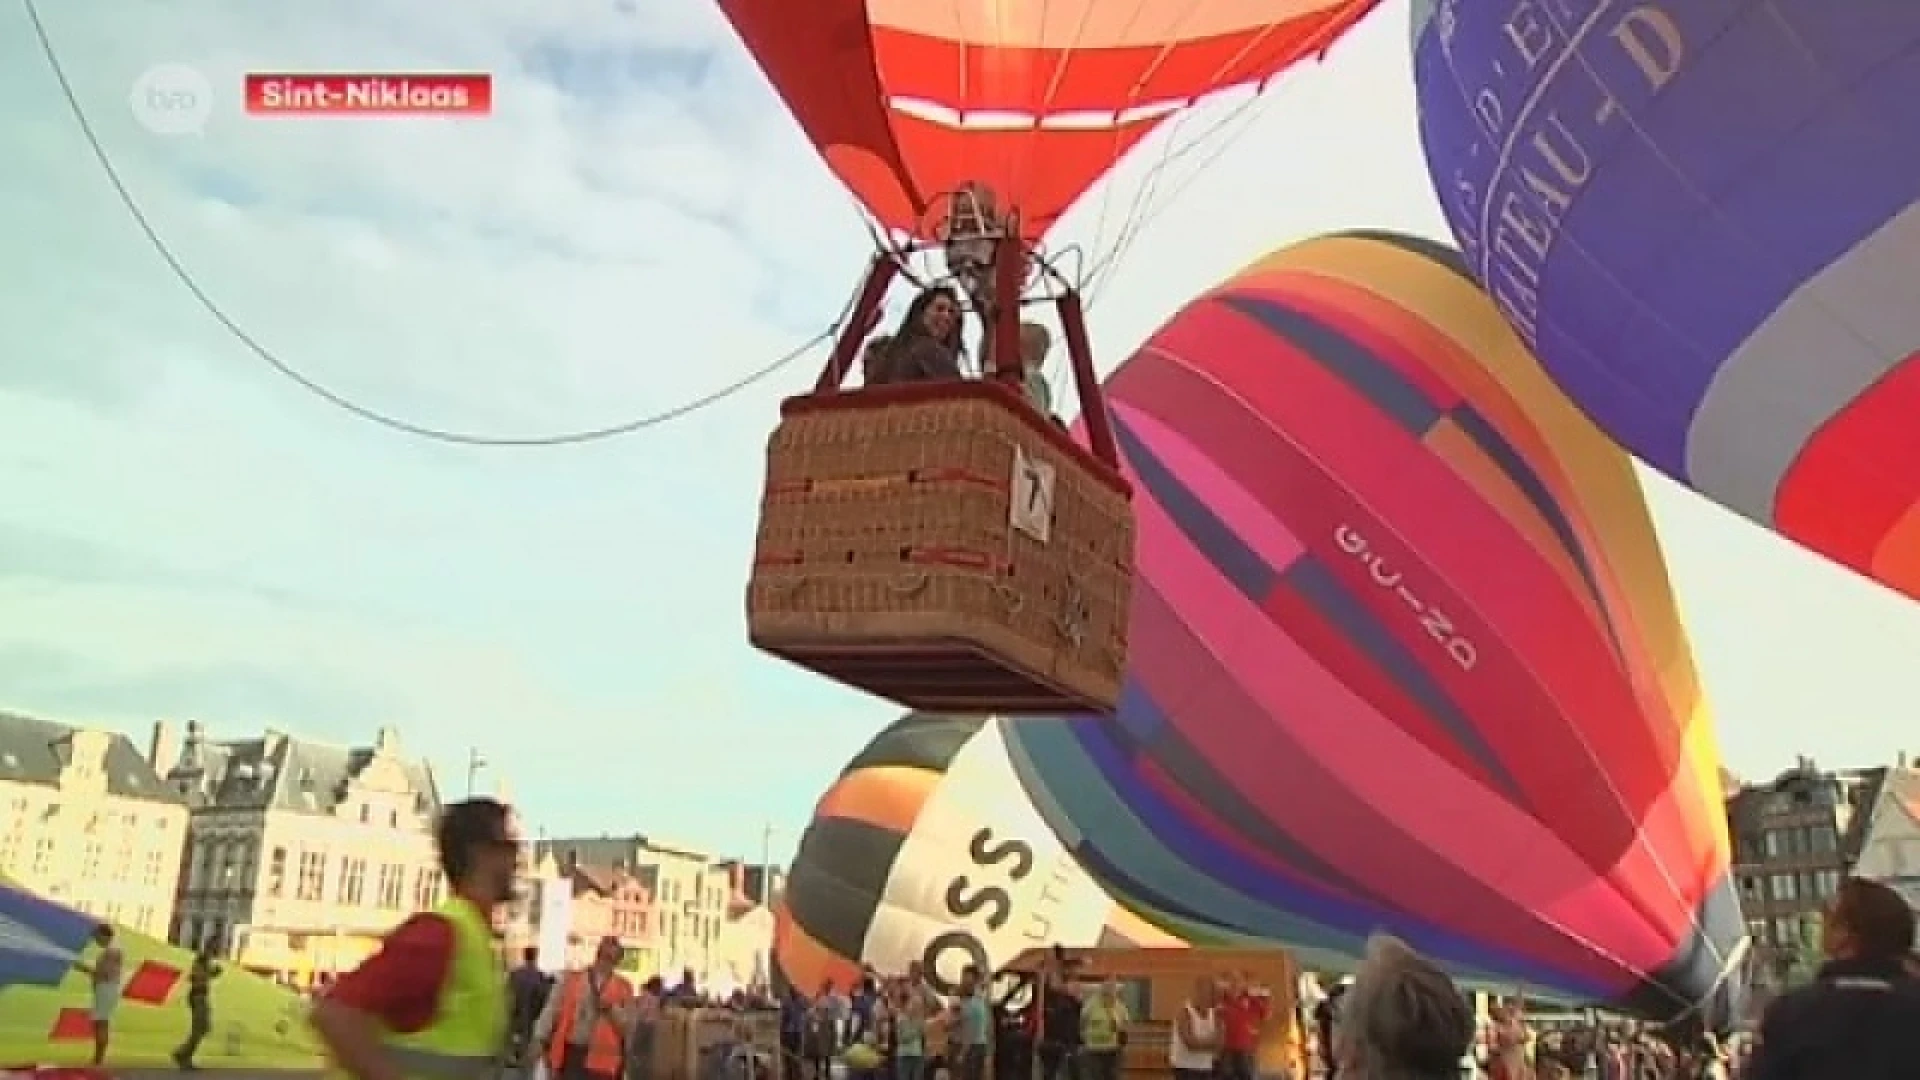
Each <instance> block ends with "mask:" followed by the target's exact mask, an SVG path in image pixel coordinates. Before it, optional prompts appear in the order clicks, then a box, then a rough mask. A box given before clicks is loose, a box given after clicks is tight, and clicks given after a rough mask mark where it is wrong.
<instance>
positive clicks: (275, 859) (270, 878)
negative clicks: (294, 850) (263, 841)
mask: <svg viewBox="0 0 1920 1080" xmlns="http://www.w3.org/2000/svg"><path fill="white" fill-rule="evenodd" d="M286 888H287V849H286V848H283V847H277V848H274V849H273V854H271V855H269V856H268V857H267V895H268V896H273V897H277V896H279V895H280V894H281V893H283V892H285V891H286Z"/></svg>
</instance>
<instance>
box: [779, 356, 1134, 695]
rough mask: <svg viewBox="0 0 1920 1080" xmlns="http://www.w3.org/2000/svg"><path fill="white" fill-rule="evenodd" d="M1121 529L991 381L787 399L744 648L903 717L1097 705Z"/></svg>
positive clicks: (1039, 427)
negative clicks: (873, 698)
mask: <svg viewBox="0 0 1920 1080" xmlns="http://www.w3.org/2000/svg"><path fill="white" fill-rule="evenodd" d="M1132 574H1133V519H1132V516H1131V514H1130V513H1129V511H1128V492H1127V487H1126V483H1125V481H1123V480H1122V479H1121V478H1120V477H1119V476H1118V475H1117V474H1115V473H1114V472H1113V470H1111V469H1109V468H1107V467H1106V466H1104V465H1102V464H1101V463H1100V462H1099V461H1097V460H1096V459H1094V458H1093V457H1092V456H1091V455H1089V454H1088V453H1087V452H1086V451H1084V450H1082V449H1080V448H1079V447H1078V446H1076V445H1075V444H1074V443H1073V442H1072V441H1071V440H1069V439H1068V438H1067V436H1066V433H1065V432H1063V431H1060V430H1058V429H1057V428H1056V427H1055V426H1054V425H1053V424H1052V423H1051V422H1050V421H1049V420H1048V419H1047V418H1045V417H1042V416H1040V415H1039V414H1038V413H1036V412H1035V411H1034V410H1033V409H1031V408H1030V407H1028V406H1027V405H1026V403H1025V402H1024V401H1023V400H1022V399H1021V398H1020V397H1019V396H1018V395H1017V394H1016V393H1014V392H1013V391H1011V390H1009V389H1007V388H1006V387H1004V386H1001V385H999V384H997V383H986V382H980V383H966V384H942V385H920V386H905V387H885V388H881V389H875V390H861V391H855V392H850V393H844V394H831V395H823V396H814V397H807V398H797V399H794V400H793V401H790V402H788V403H787V405H786V407H785V408H784V409H783V410H782V421H781V424H780V427H779V428H778V429H777V430H776V431H775V432H774V434H773V439H772V441H771V444H770V445H769V446H768V449H767V486H766V494H765V498H764V500H763V502H762V505H761V512H760V532H759V537H758V543H757V550H756V552H755V558H754V568H753V579H752V582H751V584H749V586H748V589H747V621H748V627H749V632H750V635H751V637H752V640H753V643H754V644H755V645H756V646H758V647H759V648H761V649H764V650H766V651H767V652H770V653H773V654H775V655H777V656H781V657H784V658H785V659H787V660H790V661H792V662H794V663H796V664H799V665H801V666H803V667H807V668H810V669H812V670H814V671H818V672H820V673H821V674H824V675H828V676H830V677H832V678H835V679H838V680H840V681H842V682H844V683H847V684H849V685H852V686H857V687H859V688H861V689H864V690H867V691H870V692H872V693H875V694H878V695H880V696H882V697H886V698H889V699H891V700H893V701H896V702H898V703H900V704H902V705H905V706H907V707H909V708H916V709H927V710H938V711H947V712H994V713H1003V714H1035V713H1072V712H1085V711H1093V712H1101V713H1105V712H1111V711H1112V709H1113V708H1114V706H1115V705H1116V704H1117V703H1118V701H1119V695H1120V681H1121V673H1122V670H1123V669H1124V667H1125V664H1126V656H1127V646H1126V632H1127V626H1126V619H1127V608H1128V602H1129V599H1130V597H1131V592H1132Z"/></svg>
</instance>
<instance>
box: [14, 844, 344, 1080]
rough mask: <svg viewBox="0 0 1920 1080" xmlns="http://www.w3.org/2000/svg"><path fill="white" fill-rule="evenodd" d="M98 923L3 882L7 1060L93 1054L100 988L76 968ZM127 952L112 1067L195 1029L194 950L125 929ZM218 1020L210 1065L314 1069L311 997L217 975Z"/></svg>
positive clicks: (155, 1053) (142, 1061)
mask: <svg viewBox="0 0 1920 1080" xmlns="http://www.w3.org/2000/svg"><path fill="white" fill-rule="evenodd" d="M99 926H100V921H99V920H98V919H95V918H93V917H91V916H88V915H83V914H81V913H79V912H77V911H74V910H72V909H71V908H67V907H63V906H61V905H59V904H56V903H54V902H52V901H50V900H46V899H43V898H41V897H39V896H36V895H34V894H33V893H31V892H28V891H27V890H26V889H23V888H21V887H20V886H18V885H16V884H14V883H12V882H9V881H6V880H5V879H0V1064H5V1063H15V1062H18V1063H29V1062H42V1063H52V1062H70V1063H76V1064H77V1063H81V1062H84V1061H86V1060H88V1059H89V1058H90V1057H91V1055H92V1053H93V1027H92V1021H91V1016H90V1014H89V1011H88V1008H89V1006H90V1004H91V1003H92V1000H93V998H92V990H91V986H90V983H89V980H88V977H87V975H86V974H85V973H84V972H81V971H80V970H79V969H78V968H77V967H76V966H75V965H76V964H79V963H82V962H86V961H90V960H91V959H92V950H94V949H95V948H96V947H95V946H93V945H92V944H91V939H92V936H93V932H94V930H95V929H96V928H98V927H99ZM114 943H115V944H116V945H118V946H119V947H120V949H121V951H122V952H123V953H124V954H125V956H126V969H125V972H124V974H123V979H124V982H123V984H122V985H123V989H122V991H121V1000H120V1008H119V1009H118V1011H116V1012H115V1013H114V1016H113V1044H112V1054H111V1055H110V1057H109V1059H108V1062H107V1063H108V1064H109V1065H121V1064H131V1065H148V1066H152V1065H160V1064H162V1063H164V1062H166V1061H167V1060H168V1056H169V1055H170V1054H172V1052H173V1050H174V1048H175V1047H176V1046H178V1045H180V1042H181V1040H182V1039H184V1038H186V1034H187V1021H188V1012H187V972H188V971H189V970H190V969H191V968H192V966H193V955H192V954H191V953H190V952H188V951H187V950H185V949H179V948H175V947H173V946H171V945H167V944H165V943H164V942H160V941H156V940H154V939H153V938H150V937H147V936H145V935H144V934H137V933H134V932H133V931H131V930H127V929H124V928H122V929H119V930H118V931H117V932H116V934H115V937H114ZM212 1003H213V1009H214V1016H215V1018H216V1020H215V1025H214V1029H213V1034H212V1035H211V1036H209V1037H208V1039H207V1041H206V1042H205V1043H204V1044H203V1046H202V1049H201V1052H200V1054H199V1055H198V1057H199V1061H200V1062H201V1063H202V1064H206V1065H213V1066H218V1067H223V1068H240V1069H256V1070H257V1069H266V1070H286V1069H311V1068H315V1067H317V1066H318V1065H319V1062H320V1051H319V1047H318V1044H317V1043H316V1042H315V1041H314V1038H313V1033H312V1031H311V1029H309V1028H308V1027H307V1020H306V1013H307V1007H306V1002H305V1001H304V1000H303V999H302V998H301V997H300V996H299V995H297V994H295V993H294V992H293V991H291V990H287V989H284V988H282V987H279V986H275V985H274V984H273V983H270V982H268V981H267V980H265V979H262V978H260V977H259V976H257V975H253V974H251V973H249V972H247V971H243V970H241V969H238V968H227V969H226V970H225V971H223V972H222V973H221V974H220V976H219V977H218V978H216V979H214V981H213V985H212Z"/></svg>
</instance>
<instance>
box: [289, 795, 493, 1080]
mask: <svg viewBox="0 0 1920 1080" xmlns="http://www.w3.org/2000/svg"><path fill="white" fill-rule="evenodd" d="M511 818H512V814H511V812H510V811H509V810H508V809H507V807H506V805H505V804H503V803H500V802H497V801H495V800H493V799H468V800H466V801H465V802H460V803H455V804H453V805H452V806H449V807H447V808H446V810H445V812H444V813H442V814H441V815H440V820H439V822H438V823H437V825H436V826H435V830H434V841H435V845H436V847H438V849H439V854H440V867H441V870H442V871H443V872H444V873H445V874H446V882H447V891H448V896H447V900H446V902H445V903H443V904H441V905H440V907H439V908H438V909H437V910H435V911H430V912H421V913H419V914H416V915H414V916H412V917H411V918H409V919H408V920H407V921H406V922H404V923H401V924H400V926H399V927H397V928H396V929H395V930H394V931H393V932H392V933H391V934H389V935H387V938H386V940H385V941H383V942H382V943H381V946H380V950H379V951H378V952H376V953H375V954H374V955H372V956H371V957H368V958H367V960H366V962H365V963H363V964H361V965H360V966H359V967H358V968H356V969H355V970H353V971H351V972H349V973H347V974H345V975H343V976H341V977H340V978H339V979H337V980H336V981H335V982H334V984H333V987H332V989H330V990H329V991H328V992H327V994H326V996H325V997H323V998H321V999H320V1000H319V1001H318V1002H316V1003H315V1005H314V1008H313V1016H312V1022H313V1028H314V1030H315V1032H317V1033H318V1034H319V1036H320V1040H321V1042H322V1043H323V1044H325V1046H326V1049H327V1050H328V1052H329V1054H330V1055H331V1057H332V1058H333V1061H334V1063H335V1065H337V1066H338V1067H339V1069H340V1070H341V1071H343V1072H345V1073H346V1074H347V1075H349V1076H351V1077H353V1078H354V1080H497V1077H498V1075H499V1070H500V1066H501V1060H502V1055H503V1053H504V1051H505V1047H506V1036H507V1004H508V1003H507V977H506V976H507V973H506V969H505V965H504V964H503V963H502V962H501V959H500V953H499V949H498V947H497V945H496V943H495V941H494V936H493V913H494V911H495V909H496V908H498V907H499V906H500V905H501V904H503V903H505V902H506V901H507V900H508V899H509V898H511V896H512V895H513V885H514V875H515V865H516V862H517V859H518V855H519V848H520V842H519V839H518V838H517V837H516V836H514V834H513V828H512V824H511Z"/></svg>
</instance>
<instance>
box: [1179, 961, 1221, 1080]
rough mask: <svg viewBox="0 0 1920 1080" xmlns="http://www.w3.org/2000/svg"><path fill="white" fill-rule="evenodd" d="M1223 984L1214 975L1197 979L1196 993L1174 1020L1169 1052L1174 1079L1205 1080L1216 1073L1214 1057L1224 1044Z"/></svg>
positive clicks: (1194, 983)
mask: <svg viewBox="0 0 1920 1080" xmlns="http://www.w3.org/2000/svg"><path fill="white" fill-rule="evenodd" d="M1218 1000H1219V988H1218V987H1217V986H1215V985H1214V981H1213V977H1212V976H1209V975H1202V976H1200V977H1199V978H1197V979H1195V980H1194V981H1193V995H1192V996H1191V997H1189V998H1188V999H1187V1002H1186V1004H1185V1005H1183V1006H1182V1007H1181V1009H1180V1015H1179V1016H1178V1017H1177V1018H1175V1020H1174V1023H1173V1037H1172V1038H1171V1039H1170V1040H1168V1043H1167V1053H1168V1057H1169V1059H1170V1061H1171V1064H1172V1065H1173V1075H1174V1080H1204V1078H1206V1077H1210V1076H1212V1075H1213V1057H1214V1054H1215V1052H1216V1051H1217V1050H1218V1049H1219V1047H1220V1011H1219V1008H1218V1005H1217V1002H1218Z"/></svg>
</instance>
